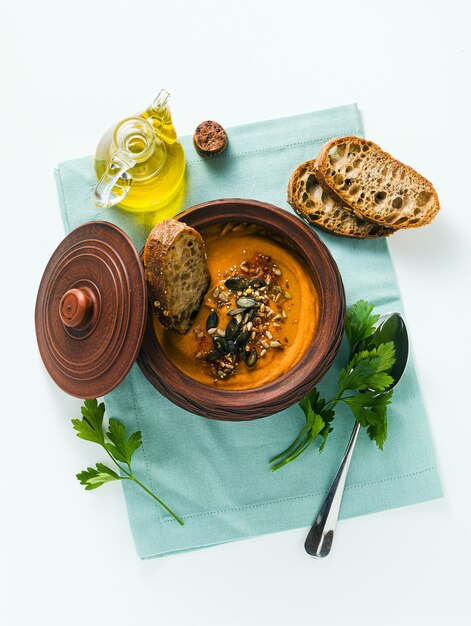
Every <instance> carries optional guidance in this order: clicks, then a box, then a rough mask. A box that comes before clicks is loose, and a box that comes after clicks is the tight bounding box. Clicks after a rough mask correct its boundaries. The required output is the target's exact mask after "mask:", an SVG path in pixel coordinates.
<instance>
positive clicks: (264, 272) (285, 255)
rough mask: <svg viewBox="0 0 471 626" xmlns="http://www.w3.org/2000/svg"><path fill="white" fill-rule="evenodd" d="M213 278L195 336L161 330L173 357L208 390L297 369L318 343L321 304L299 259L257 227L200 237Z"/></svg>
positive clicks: (251, 383)
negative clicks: (312, 345)
mask: <svg viewBox="0 0 471 626" xmlns="http://www.w3.org/2000/svg"><path fill="white" fill-rule="evenodd" d="M200 233H201V235H202V237H203V239H204V242H205V246H206V252H207V257H208V267H209V272H210V275H211V285H210V288H209V289H208V292H207V293H206V295H205V297H204V300H203V303H202V306H201V308H200V310H199V311H198V313H197V315H196V317H195V319H194V321H193V324H192V327H191V329H190V331H189V332H188V333H187V334H186V335H179V334H176V333H174V332H172V331H169V330H167V329H166V328H164V327H163V326H162V325H161V324H160V322H159V321H158V320H157V318H154V327H155V331H156V334H157V337H158V339H159V342H160V344H161V346H162V349H163V351H164V353H165V354H166V355H167V357H168V358H169V359H170V360H171V361H172V362H173V363H174V364H175V365H176V366H177V367H178V368H179V369H180V370H182V371H183V372H184V373H185V374H187V375H188V376H190V377H191V378H193V379H194V380H197V381H199V382H201V383H204V384H207V385H217V386H218V387H220V388H223V389H231V390H237V389H239V390H243V389H252V388H255V387H260V386H262V385H266V384H267V383H270V382H273V381H275V380H276V379H277V378H279V377H280V376H282V375H283V374H285V373H286V372H288V371H289V370H291V369H292V368H293V367H294V366H295V365H296V363H297V362H298V361H299V360H300V359H301V357H302V356H303V354H304V352H305V351H306V349H307V347H308V346H309V344H310V343H311V342H312V340H313V339H314V335H315V331H316V328H317V324H318V321H319V297H318V294H317V292H316V289H315V286H314V284H313V282H312V279H311V277H310V275H309V272H308V270H307V268H306V266H305V264H304V262H303V261H302V259H301V258H300V257H299V256H298V255H297V254H296V252H295V251H294V250H293V249H292V248H291V247H290V246H289V245H288V244H287V243H285V242H284V241H282V240H281V239H279V238H272V237H270V236H269V235H268V234H267V233H266V232H265V231H264V230H263V229H261V228H260V227H258V226H256V225H243V224H236V225H234V224H225V225H217V226H212V227H210V228H207V229H202V230H200Z"/></svg>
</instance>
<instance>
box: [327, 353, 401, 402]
mask: <svg viewBox="0 0 471 626" xmlns="http://www.w3.org/2000/svg"><path fill="white" fill-rule="evenodd" d="M394 355H395V348H394V343H393V342H392V341H388V342H387V343H383V344H381V345H379V346H378V347H377V348H373V349H372V350H362V351H361V352H357V353H356V354H355V355H354V356H353V358H352V360H351V361H350V363H349V364H348V365H347V367H346V368H345V369H343V370H342V371H341V372H340V378H339V393H340V394H341V393H343V392H344V391H345V390H347V389H351V390H353V391H364V390H366V389H373V390H378V391H380V390H383V389H387V388H388V387H390V386H391V385H392V383H393V382H394V381H393V379H392V377H391V376H390V375H389V374H388V372H389V370H390V369H391V367H392V366H393V365H394Z"/></svg>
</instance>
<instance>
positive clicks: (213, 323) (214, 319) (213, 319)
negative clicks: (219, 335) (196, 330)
mask: <svg viewBox="0 0 471 626" xmlns="http://www.w3.org/2000/svg"><path fill="white" fill-rule="evenodd" d="M218 321H219V318H218V314H217V313H216V311H211V313H210V314H209V315H208V319H207V320H206V330H211V329H212V328H216V327H217V325H218Z"/></svg>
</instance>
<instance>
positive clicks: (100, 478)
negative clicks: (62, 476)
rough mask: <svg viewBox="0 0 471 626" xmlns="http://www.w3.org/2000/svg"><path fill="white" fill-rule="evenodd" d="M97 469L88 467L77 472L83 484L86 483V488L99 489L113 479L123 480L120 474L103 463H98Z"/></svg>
mask: <svg viewBox="0 0 471 626" xmlns="http://www.w3.org/2000/svg"><path fill="white" fill-rule="evenodd" d="M96 467H97V469H94V468H93V467H87V469H86V470H83V471H82V472H80V473H78V474H77V478H78V479H79V481H80V484H81V485H85V489H87V490H88V491H89V490H90V489H97V488H98V487H101V486H102V485H104V484H105V483H109V482H111V481H112V480H121V478H120V476H118V474H117V473H116V472H114V471H113V470H112V469H110V468H109V467H106V465H103V463H97V464H96Z"/></svg>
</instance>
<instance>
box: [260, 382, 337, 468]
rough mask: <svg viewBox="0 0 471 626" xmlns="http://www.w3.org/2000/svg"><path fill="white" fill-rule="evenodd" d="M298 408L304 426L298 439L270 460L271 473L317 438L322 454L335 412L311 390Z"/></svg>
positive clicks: (317, 393) (316, 391) (295, 456)
mask: <svg viewBox="0 0 471 626" xmlns="http://www.w3.org/2000/svg"><path fill="white" fill-rule="evenodd" d="M299 406H300V407H301V408H302V410H303V411H304V415H305V417H306V425H305V426H304V428H303V429H302V431H301V433H300V434H299V435H298V437H297V438H296V439H295V440H294V441H293V443H292V444H291V445H290V446H289V447H288V448H287V449H286V450H285V451H284V452H282V453H281V454H278V455H277V456H276V457H274V458H272V459H271V460H270V463H272V467H271V470H272V471H275V470H277V469H279V468H280V467H283V465H286V463H289V462H290V461H293V460H294V459H296V458H297V457H298V456H299V455H300V454H302V453H303V452H304V451H305V450H307V449H308V448H309V446H311V445H312V444H313V443H314V441H315V440H316V439H317V438H318V437H319V436H320V437H322V442H321V443H320V445H319V452H322V450H323V449H324V446H325V442H326V440H327V437H328V435H329V433H330V432H331V431H332V428H331V426H330V423H331V421H332V420H333V418H334V415H335V412H334V410H333V409H332V408H327V407H326V402H325V400H324V399H323V398H321V397H320V394H319V391H318V390H317V389H313V390H312V391H311V392H309V393H308V395H307V396H305V397H304V398H303V399H302V400H301V401H300V402H299Z"/></svg>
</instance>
